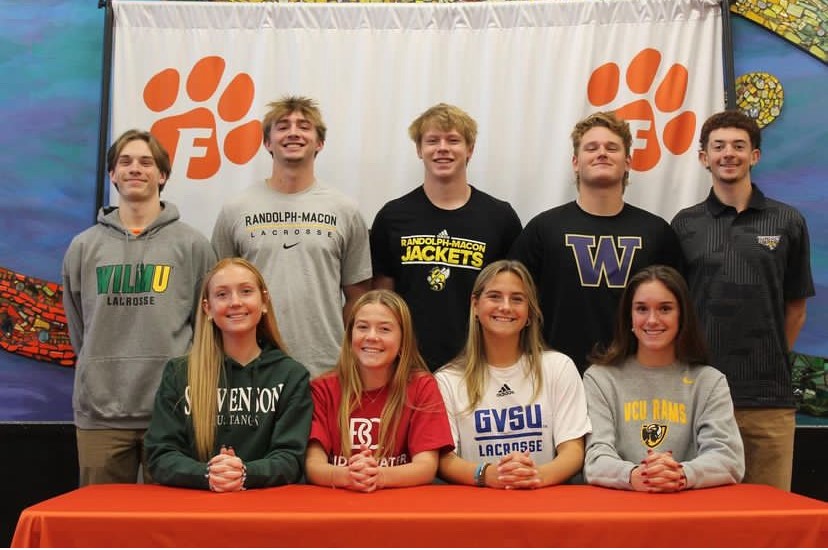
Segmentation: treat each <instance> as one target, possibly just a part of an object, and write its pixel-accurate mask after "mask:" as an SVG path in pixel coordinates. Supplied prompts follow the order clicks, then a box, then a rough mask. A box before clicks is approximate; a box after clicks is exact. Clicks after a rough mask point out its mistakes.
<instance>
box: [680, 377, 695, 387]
mask: <svg viewBox="0 0 828 550" xmlns="http://www.w3.org/2000/svg"><path fill="white" fill-rule="evenodd" d="M681 381H682V382H683V383H685V384H687V385H688V386H689V385H690V384H692V383H693V382H695V380H691V379H689V378H687V377H686V376H684V377H682V379H681Z"/></svg>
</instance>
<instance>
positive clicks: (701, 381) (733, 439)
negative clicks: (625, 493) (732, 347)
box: [584, 265, 745, 493]
mask: <svg viewBox="0 0 828 550" xmlns="http://www.w3.org/2000/svg"><path fill="white" fill-rule="evenodd" d="M592 358H593V360H594V362H595V363H596V364H595V365H594V366H592V367H590V368H589V369H587V371H586V373H584V386H585V388H586V394H587V404H588V405H589V417H590V419H591V420H592V434H591V435H590V436H588V437H587V451H586V462H585V464H584V477H585V478H586V481H587V482H588V483H591V484H594V485H602V486H604V487H611V488H613V489H632V490H635V491H646V492H653V493H672V492H676V491H681V490H684V489H700V488H703V487H714V486H716V485H727V484H730V483H739V481H740V480H741V479H742V475H743V474H744V472H745V460H744V450H743V448H742V439H741V437H739V429H738V427H737V426H736V419H735V418H734V416H733V402H732V401H731V399H730V389H729V388H728V385H727V379H726V378H725V376H724V375H723V374H722V373H721V372H719V371H718V370H716V369H714V368H713V367H710V366H708V365H707V349H706V347H705V344H704V337H703V335H702V333H701V330H700V329H699V324H698V321H697V318H696V314H695V311H694V310H693V305H692V303H691V302H690V293H689V291H688V290H687V283H685V282H684V279H683V278H682V277H681V275H680V274H679V273H678V272H677V271H676V270H675V269H673V268H671V267H667V266H663V265H653V266H649V267H646V268H644V269H643V270H642V271H639V272H638V273H636V274H635V275H634V276H633V278H632V279H631V280H630V283H629V285H628V286H627V288H626V290H625V291H624V294H623V296H622V297H621V303H620V305H619V307H618V313H617V315H616V321H615V337H614V339H613V340H612V343H610V345H609V347H608V348H607V349H606V350H604V351H603V352H601V353H596V354H595V355H594V356H593V357H592Z"/></svg>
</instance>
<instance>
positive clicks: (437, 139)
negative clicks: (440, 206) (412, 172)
mask: <svg viewBox="0 0 828 550" xmlns="http://www.w3.org/2000/svg"><path fill="white" fill-rule="evenodd" d="M417 155H418V156H419V157H420V158H421V159H423V165H424V166H425V170H426V174H427V175H429V176H431V177H433V178H435V179H440V180H452V179H455V178H457V177H462V178H465V174H466V166H467V165H468V163H469V160H470V159H471V156H472V148H471V147H469V144H468V143H467V142H466V138H464V137H463V134H461V133H460V132H458V131H457V130H456V129H454V130H448V131H442V130H440V129H438V128H436V127H434V126H432V127H430V128H428V129H427V130H426V131H425V132H424V133H423V137H422V140H420V143H419V144H418V145H417Z"/></svg>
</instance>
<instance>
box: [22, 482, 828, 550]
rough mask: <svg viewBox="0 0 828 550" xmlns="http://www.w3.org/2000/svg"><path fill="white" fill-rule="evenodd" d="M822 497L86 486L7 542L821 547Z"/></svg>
mask: <svg viewBox="0 0 828 550" xmlns="http://www.w3.org/2000/svg"><path fill="white" fill-rule="evenodd" d="M826 545H828V504H826V503H824V502H821V501H818V500H814V499H810V498H807V497H803V496H800V495H795V494H792V493H786V492H784V491H780V490H778V489H774V488H772V487H766V486H760V485H733V486H728V487H718V488H713V489H699V490H692V491H685V492H682V493H676V494H641V493H634V492H628V491H615V490H612V489H603V488H599V487H590V486H586V485H564V486H558V487H549V488H545V489H539V490H535V491H502V490H496V489H483V488H478V487H469V486H453V485H427V486H421V487H412V488H406V489H386V490H382V491H378V492H376V493H372V494H361V493H353V492H350V491H347V490H344V489H330V488H327V487H315V486H309V485H291V486H287V487H276V488H271V489H258V490H251V491H244V492H240V493H232V494H218V493H210V492H207V491H197V490H189V489H178V488H172V487H161V486H158V485H97V486H89V487H84V488H81V489H77V490H75V491H72V492H69V493H66V494H64V495H60V496H58V497H55V498H52V499H49V500H46V501H43V502H41V503H39V504H36V505H34V506H31V507H29V508H27V509H25V510H24V511H23V513H22V514H21V516H20V519H19V521H18V523H17V530H16V531H15V534H14V539H13V540H12V546H17V547H23V546H42V547H47V546H62V547H72V546H85V547H95V546H108V547H118V546H122V547H138V546H140V547H147V546H209V547H243V546H268V547H275V546H294V547H297V546H298V547H301V546H316V547H324V546H361V547H371V546H385V547H388V546H409V547H410V546H414V547H424V546H443V547H469V546H471V547H487V546H511V547H526V546H636V547H652V546H660V547H682V546H718V547H721V546H742V547H748V546H826Z"/></svg>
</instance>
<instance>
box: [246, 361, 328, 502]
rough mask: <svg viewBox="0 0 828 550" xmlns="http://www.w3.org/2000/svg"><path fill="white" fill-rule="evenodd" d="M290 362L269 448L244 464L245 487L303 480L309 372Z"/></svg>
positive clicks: (309, 408) (310, 404) (309, 415)
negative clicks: (288, 375) (288, 374)
mask: <svg viewBox="0 0 828 550" xmlns="http://www.w3.org/2000/svg"><path fill="white" fill-rule="evenodd" d="M291 362H293V361H292V360H291ZM293 363H294V365H295V369H294V370H293V372H292V373H291V375H290V377H289V379H288V381H287V383H286V384H285V387H284V388H283V390H282V393H281V395H280V396H279V406H278V407H277V410H276V421H275V423H274V425H273V430H272V432H271V436H270V444H269V448H268V449H267V452H266V453H265V455H264V456H263V457H262V458H259V459H255V460H250V461H245V465H246V466H247V483H246V484H245V485H246V486H247V487H248V488H255V487H273V486H277V485H285V484H287V483H296V482H298V481H299V480H300V479H301V478H302V473H303V471H304V470H303V467H304V463H305V450H306V448H307V445H308V436H309V434H310V426H311V418H312V415H313V402H312V401H311V394H310V375H309V374H308V371H307V370H306V369H304V368H303V367H300V366H299V365H298V363H295V362H293Z"/></svg>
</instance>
